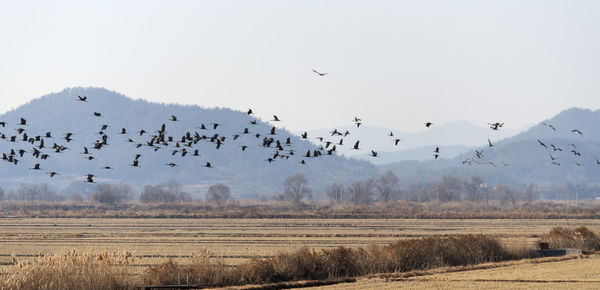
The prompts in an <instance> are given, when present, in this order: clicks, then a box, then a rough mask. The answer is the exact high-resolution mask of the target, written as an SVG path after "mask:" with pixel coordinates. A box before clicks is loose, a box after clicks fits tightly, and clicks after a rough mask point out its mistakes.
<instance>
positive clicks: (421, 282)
mask: <svg viewBox="0 0 600 290" xmlns="http://www.w3.org/2000/svg"><path fill="white" fill-rule="evenodd" d="M557 260H558V261H557ZM488 267H489V268H488ZM473 268H475V269H474V270H467V271H458V272H454V271H453V269H439V270H433V271H424V273H420V275H417V276H413V277H407V278H402V277H394V275H393V274H392V275H382V276H387V277H377V278H363V279H359V280H358V281H357V282H354V283H344V284H336V285H332V286H324V287H315V288H318V289H600V257H599V256H597V255H590V256H585V257H574V258H572V259H568V258H567V259H564V258H559V259H547V261H545V262H540V261H535V262H534V261H511V262H504V263H497V265H495V264H491V265H490V264H488V265H480V266H476V267H473ZM478 268H482V269H478ZM446 270H447V271H448V272H445V271H446ZM427 272H430V273H427ZM440 272H441V273H440ZM315 288H312V289H315Z"/></svg>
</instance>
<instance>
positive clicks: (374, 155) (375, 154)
mask: <svg viewBox="0 0 600 290" xmlns="http://www.w3.org/2000/svg"><path fill="white" fill-rule="evenodd" d="M371 156H372V157H379V156H377V152H375V151H373V150H371Z"/></svg>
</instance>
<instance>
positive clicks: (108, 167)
mask: <svg viewBox="0 0 600 290" xmlns="http://www.w3.org/2000/svg"><path fill="white" fill-rule="evenodd" d="M102 169H114V168H112V167H110V166H104V167H102Z"/></svg>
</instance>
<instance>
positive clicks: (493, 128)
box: [488, 122, 504, 131]
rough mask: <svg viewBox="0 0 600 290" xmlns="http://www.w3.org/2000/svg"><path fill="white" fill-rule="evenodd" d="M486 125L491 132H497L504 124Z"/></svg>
mask: <svg viewBox="0 0 600 290" xmlns="http://www.w3.org/2000/svg"><path fill="white" fill-rule="evenodd" d="M488 125H490V128H491V129H492V130H496V131H497V130H498V128H501V127H502V126H503V125H504V123H498V122H496V123H488Z"/></svg>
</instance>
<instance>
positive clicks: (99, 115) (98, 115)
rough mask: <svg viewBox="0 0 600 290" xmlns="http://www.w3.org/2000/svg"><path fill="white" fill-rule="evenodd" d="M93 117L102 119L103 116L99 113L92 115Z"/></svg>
mask: <svg viewBox="0 0 600 290" xmlns="http://www.w3.org/2000/svg"><path fill="white" fill-rule="evenodd" d="M92 116H94V117H102V114H100V113H98V112H94V114H92Z"/></svg>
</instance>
